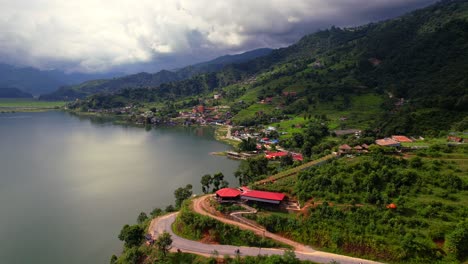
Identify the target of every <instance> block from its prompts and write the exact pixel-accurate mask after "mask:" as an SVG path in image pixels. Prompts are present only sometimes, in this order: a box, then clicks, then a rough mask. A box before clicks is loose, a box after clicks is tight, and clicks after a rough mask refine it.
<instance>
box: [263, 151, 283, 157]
mask: <svg viewBox="0 0 468 264" xmlns="http://www.w3.org/2000/svg"><path fill="white" fill-rule="evenodd" d="M287 155H288V152H286V151H278V152H265V158H267V159H277V158H281V157H284V156H287Z"/></svg>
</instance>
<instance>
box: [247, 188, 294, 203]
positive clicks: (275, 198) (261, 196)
mask: <svg viewBox="0 0 468 264" xmlns="http://www.w3.org/2000/svg"><path fill="white" fill-rule="evenodd" d="M242 191H243V192H242V194H241V199H242V200H245V201H254V202H263V203H272V204H280V203H281V201H283V200H284V198H286V195H284V194H283V193H276V192H265V191H256V190H250V189H249V188H247V187H242Z"/></svg>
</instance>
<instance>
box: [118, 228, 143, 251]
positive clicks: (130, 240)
mask: <svg viewBox="0 0 468 264" xmlns="http://www.w3.org/2000/svg"><path fill="white" fill-rule="evenodd" d="M144 232H145V231H144V230H143V228H141V227H140V226H139V225H132V226H129V225H125V226H124V227H123V228H122V230H121V231H120V234H119V239H120V240H122V241H124V242H125V247H127V248H131V247H136V246H139V245H140V244H141V242H142V241H143V235H144Z"/></svg>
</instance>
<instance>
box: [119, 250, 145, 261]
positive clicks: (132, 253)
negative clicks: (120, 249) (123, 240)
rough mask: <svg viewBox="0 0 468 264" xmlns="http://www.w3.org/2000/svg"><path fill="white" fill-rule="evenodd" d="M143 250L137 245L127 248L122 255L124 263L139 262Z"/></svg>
mask: <svg viewBox="0 0 468 264" xmlns="http://www.w3.org/2000/svg"><path fill="white" fill-rule="evenodd" d="M142 255H143V252H141V251H140V250H139V249H138V248H137V247H132V248H129V249H127V250H125V252H124V254H123V255H122V260H123V261H122V263H128V264H138V263H139V260H140V258H141V256H142Z"/></svg>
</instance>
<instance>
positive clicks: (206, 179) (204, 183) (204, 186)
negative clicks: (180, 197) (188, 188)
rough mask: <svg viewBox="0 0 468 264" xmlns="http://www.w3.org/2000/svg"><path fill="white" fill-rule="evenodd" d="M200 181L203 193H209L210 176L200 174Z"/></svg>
mask: <svg viewBox="0 0 468 264" xmlns="http://www.w3.org/2000/svg"><path fill="white" fill-rule="evenodd" d="M200 183H201V185H202V191H203V193H209V192H210V185H211V183H212V178H211V175H210V174H205V175H203V176H202V178H201V180H200Z"/></svg>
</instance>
